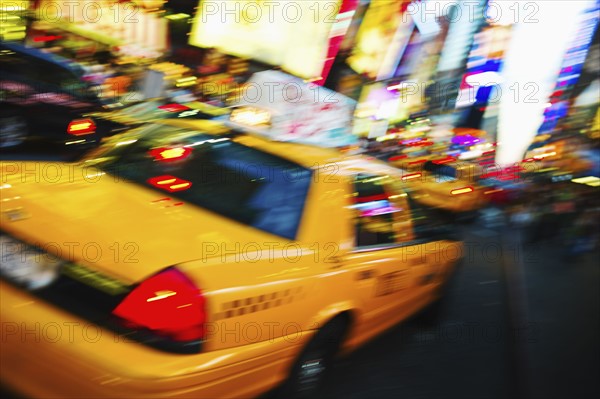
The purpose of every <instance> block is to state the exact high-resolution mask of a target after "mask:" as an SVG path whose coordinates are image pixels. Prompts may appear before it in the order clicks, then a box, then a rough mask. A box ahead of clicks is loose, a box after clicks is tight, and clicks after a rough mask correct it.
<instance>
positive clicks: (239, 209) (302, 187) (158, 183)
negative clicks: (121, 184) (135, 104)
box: [87, 125, 312, 239]
mask: <svg viewBox="0 0 600 399" xmlns="http://www.w3.org/2000/svg"><path fill="white" fill-rule="evenodd" d="M143 133H144V134H142V135H140V136H139V137H138V139H135V140H129V142H130V143H129V144H125V145H119V146H115V147H113V149H111V150H109V151H107V152H104V153H102V152H99V153H97V155H96V157H97V162H94V159H88V160H87V162H88V163H90V162H91V164H95V166H96V167H98V168H100V169H102V170H104V171H106V172H108V173H110V174H113V175H117V176H118V177H119V178H123V179H126V180H129V181H131V182H135V183H137V184H140V185H143V186H146V187H149V188H151V189H153V190H157V191H160V192H163V193H164V194H165V196H168V197H171V198H178V199H180V200H182V201H186V202H188V203H191V204H194V205H197V206H199V207H202V208H205V209H207V210H210V211H212V212H215V213H218V214H220V215H222V216H225V217H227V218H230V219H233V220H235V221H237V222H240V223H243V224H245V225H248V226H252V227H255V228H258V229H260V230H263V231H266V232H269V233H272V234H275V235H278V236H280V237H284V238H288V239H295V237H296V235H297V231H298V228H299V225H300V221H301V217H302V211H303V208H304V203H305V200H306V196H307V194H308V189H309V187H310V183H311V177H312V171H311V170H310V169H307V168H304V167H302V166H300V165H298V164H295V163H293V162H290V161H288V160H286V159H283V158H280V157H278V156H276V155H273V154H270V153H266V152H263V151H260V150H258V149H256V148H252V147H248V146H246V145H242V144H241V143H239V142H237V141H236V135H234V134H232V135H228V136H227V135H225V136H214V135H209V134H201V133H197V134H196V133H195V132H190V131H186V130H184V129H180V128H174V127H170V126H157V125H154V126H153V127H151V128H149V129H148V128H147V129H145V132H143ZM126 143H127V141H126ZM198 227H199V228H201V227H202V226H198Z"/></svg>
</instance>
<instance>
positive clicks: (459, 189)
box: [450, 187, 473, 195]
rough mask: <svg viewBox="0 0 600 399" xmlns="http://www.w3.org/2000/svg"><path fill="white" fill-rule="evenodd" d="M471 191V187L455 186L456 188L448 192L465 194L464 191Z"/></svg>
mask: <svg viewBox="0 0 600 399" xmlns="http://www.w3.org/2000/svg"><path fill="white" fill-rule="evenodd" d="M472 192H473V187H463V188H457V189H454V190H452V191H450V194H452V195H459V194H466V193H472Z"/></svg>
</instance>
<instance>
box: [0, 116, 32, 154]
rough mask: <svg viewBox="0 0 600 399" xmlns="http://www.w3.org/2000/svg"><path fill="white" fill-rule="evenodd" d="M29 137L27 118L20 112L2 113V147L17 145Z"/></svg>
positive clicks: (0, 136) (0, 121)
mask: <svg viewBox="0 0 600 399" xmlns="http://www.w3.org/2000/svg"><path fill="white" fill-rule="evenodd" d="M27 137H29V125H28V123H27V120H26V119H25V118H24V117H23V116H22V115H19V114H13V115H11V114H8V113H6V114H2V115H0V148H11V147H17V146H19V145H21V144H23V143H24V142H25V141H26V140H27Z"/></svg>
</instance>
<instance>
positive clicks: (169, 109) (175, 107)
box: [158, 103, 191, 112]
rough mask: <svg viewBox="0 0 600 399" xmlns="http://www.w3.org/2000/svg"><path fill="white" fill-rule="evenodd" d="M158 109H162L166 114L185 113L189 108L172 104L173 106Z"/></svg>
mask: <svg viewBox="0 0 600 399" xmlns="http://www.w3.org/2000/svg"><path fill="white" fill-rule="evenodd" d="M158 109H162V110H163V111H167V112H181V111H187V110H189V109H191V108H190V107H186V106H185V105H181V104H175V103H173V104H165V105H161V106H160V107H158Z"/></svg>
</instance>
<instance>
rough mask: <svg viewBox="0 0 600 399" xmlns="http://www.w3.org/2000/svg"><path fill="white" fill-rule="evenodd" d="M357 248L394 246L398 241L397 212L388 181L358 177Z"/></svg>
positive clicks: (372, 177) (355, 186) (356, 179)
mask: <svg viewBox="0 0 600 399" xmlns="http://www.w3.org/2000/svg"><path fill="white" fill-rule="evenodd" d="M354 189H355V192H354V204H353V205H352V206H351V208H353V209H354V211H355V213H356V218H355V227H356V246H357V247H365V246H371V245H381V244H392V243H394V242H395V241H396V235H395V231H394V218H393V212H394V211H395V210H394V208H393V207H392V205H391V204H390V201H389V196H388V195H387V193H386V190H385V186H384V178H383V177H378V176H370V175H362V174H360V175H357V176H356V178H355V181H354Z"/></svg>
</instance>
